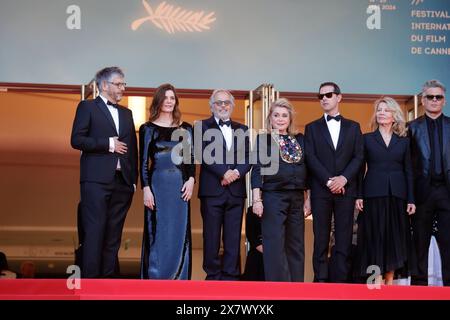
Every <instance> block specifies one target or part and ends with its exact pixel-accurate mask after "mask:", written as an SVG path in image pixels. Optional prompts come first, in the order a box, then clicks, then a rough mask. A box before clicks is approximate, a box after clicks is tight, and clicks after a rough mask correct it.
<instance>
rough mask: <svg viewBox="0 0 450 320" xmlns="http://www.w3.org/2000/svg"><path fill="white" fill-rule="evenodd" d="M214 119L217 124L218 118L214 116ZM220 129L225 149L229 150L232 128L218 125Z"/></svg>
mask: <svg viewBox="0 0 450 320" xmlns="http://www.w3.org/2000/svg"><path fill="white" fill-rule="evenodd" d="M214 119H215V120H216V122H217V125H218V126H219V119H218V118H216V117H214ZM228 120H230V119H227V120H223V121H228ZM219 128H220V131H222V134H223V137H224V138H225V143H226V144H227V150H228V151H230V149H231V144H232V142H233V141H232V139H233V130H232V129H231V126H219Z"/></svg>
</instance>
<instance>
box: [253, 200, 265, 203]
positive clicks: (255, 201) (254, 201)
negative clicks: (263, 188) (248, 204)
mask: <svg viewBox="0 0 450 320" xmlns="http://www.w3.org/2000/svg"><path fill="white" fill-rule="evenodd" d="M257 202H263V201H262V199H256V200H253V204H255V203H257Z"/></svg>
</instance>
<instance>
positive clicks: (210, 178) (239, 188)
mask: <svg viewBox="0 0 450 320" xmlns="http://www.w3.org/2000/svg"><path fill="white" fill-rule="evenodd" d="M199 125H201V132H202V137H203V139H202V148H201V151H202V161H201V171H200V183H199V191H198V196H199V197H200V198H201V197H216V196H220V195H221V194H222V193H223V192H224V191H225V188H229V190H230V192H231V194H232V195H234V196H236V197H243V198H245V197H246V190H245V174H246V173H247V172H248V171H249V170H250V167H251V166H250V164H249V148H250V147H249V137H248V135H246V136H245V139H237V138H236V137H234V139H233V144H232V146H231V149H230V151H227V147H226V143H225V138H224V137H223V135H222V132H221V131H220V128H219V126H218V124H217V122H216V120H215V119H214V117H213V116H212V117H211V118H209V119H206V120H203V121H200V122H197V123H196V124H195V126H199ZM231 128H232V130H233V132H235V131H236V130H239V129H240V130H242V131H243V132H248V127H247V126H245V125H243V124H240V123H238V122H235V121H232V122H231ZM208 129H217V130H218V133H219V134H220V139H221V140H219V141H217V142H215V138H214V137H213V138H211V141H203V140H207V139H205V132H206V131H207V130H208ZM195 133H197V130H195ZM195 141H197V139H194V143H195ZM212 143H215V144H217V145H220V147H221V148H222V150H221V152H222V157H219V154H218V155H216V153H215V152H214V150H213V149H214V148H213V146H214V145H211V144H212ZM208 146H209V148H208ZM205 148H208V150H212V151H213V152H212V155H213V157H215V161H214V162H213V163H211V164H207V163H205V159H204V151H205ZM210 148H211V149H210ZM208 150H207V152H206V153H207V154H210V152H209V151H208ZM227 153H229V155H228V157H227ZM217 157H218V158H219V159H217ZM227 158H228V160H227ZM229 169H231V170H234V169H237V170H238V171H239V174H240V178H239V179H238V180H236V181H234V182H233V183H231V184H230V185H229V186H226V187H222V185H221V183H220V182H221V180H222V177H223V175H224V174H225V172H227V171H228V170H229Z"/></svg>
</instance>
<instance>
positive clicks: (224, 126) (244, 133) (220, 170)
mask: <svg viewBox="0 0 450 320" xmlns="http://www.w3.org/2000/svg"><path fill="white" fill-rule="evenodd" d="M209 104H210V107H211V112H212V113H213V115H212V116H211V117H210V118H209V119H206V120H203V121H200V122H199V123H197V124H196V126H200V125H201V134H202V138H203V139H202V140H203V142H202V148H201V151H202V159H201V160H202V161H201V171H200V185H199V193H198V196H199V198H200V202H201V214H202V218H203V269H204V270H205V272H206V279H207V280H239V277H240V268H239V262H240V261H239V260H240V259H239V258H240V240H241V227H242V217H243V211H244V201H245V198H246V190H245V174H246V173H247V172H248V171H249V170H250V164H249V139H248V128H247V126H245V125H242V124H240V123H238V122H235V121H232V120H231V119H230V117H231V114H232V112H233V108H234V97H233V95H232V94H231V93H230V92H229V91H227V90H215V91H214V92H213V93H212V95H211V98H210V101H209ZM221 234H222V240H223V257H222V259H220V256H219V249H220V240H221V239H220V238H221Z"/></svg>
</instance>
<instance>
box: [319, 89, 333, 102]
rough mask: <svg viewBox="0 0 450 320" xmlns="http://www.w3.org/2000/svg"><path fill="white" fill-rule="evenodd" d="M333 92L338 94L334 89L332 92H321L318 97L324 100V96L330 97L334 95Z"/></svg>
mask: <svg viewBox="0 0 450 320" xmlns="http://www.w3.org/2000/svg"><path fill="white" fill-rule="evenodd" d="M333 94H337V93H336V92H334V91H332V92H327V93H319V94H318V95H317V98H319V100H322V99H323V97H327V98H328V99H330V98H331V97H332V96H333Z"/></svg>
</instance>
